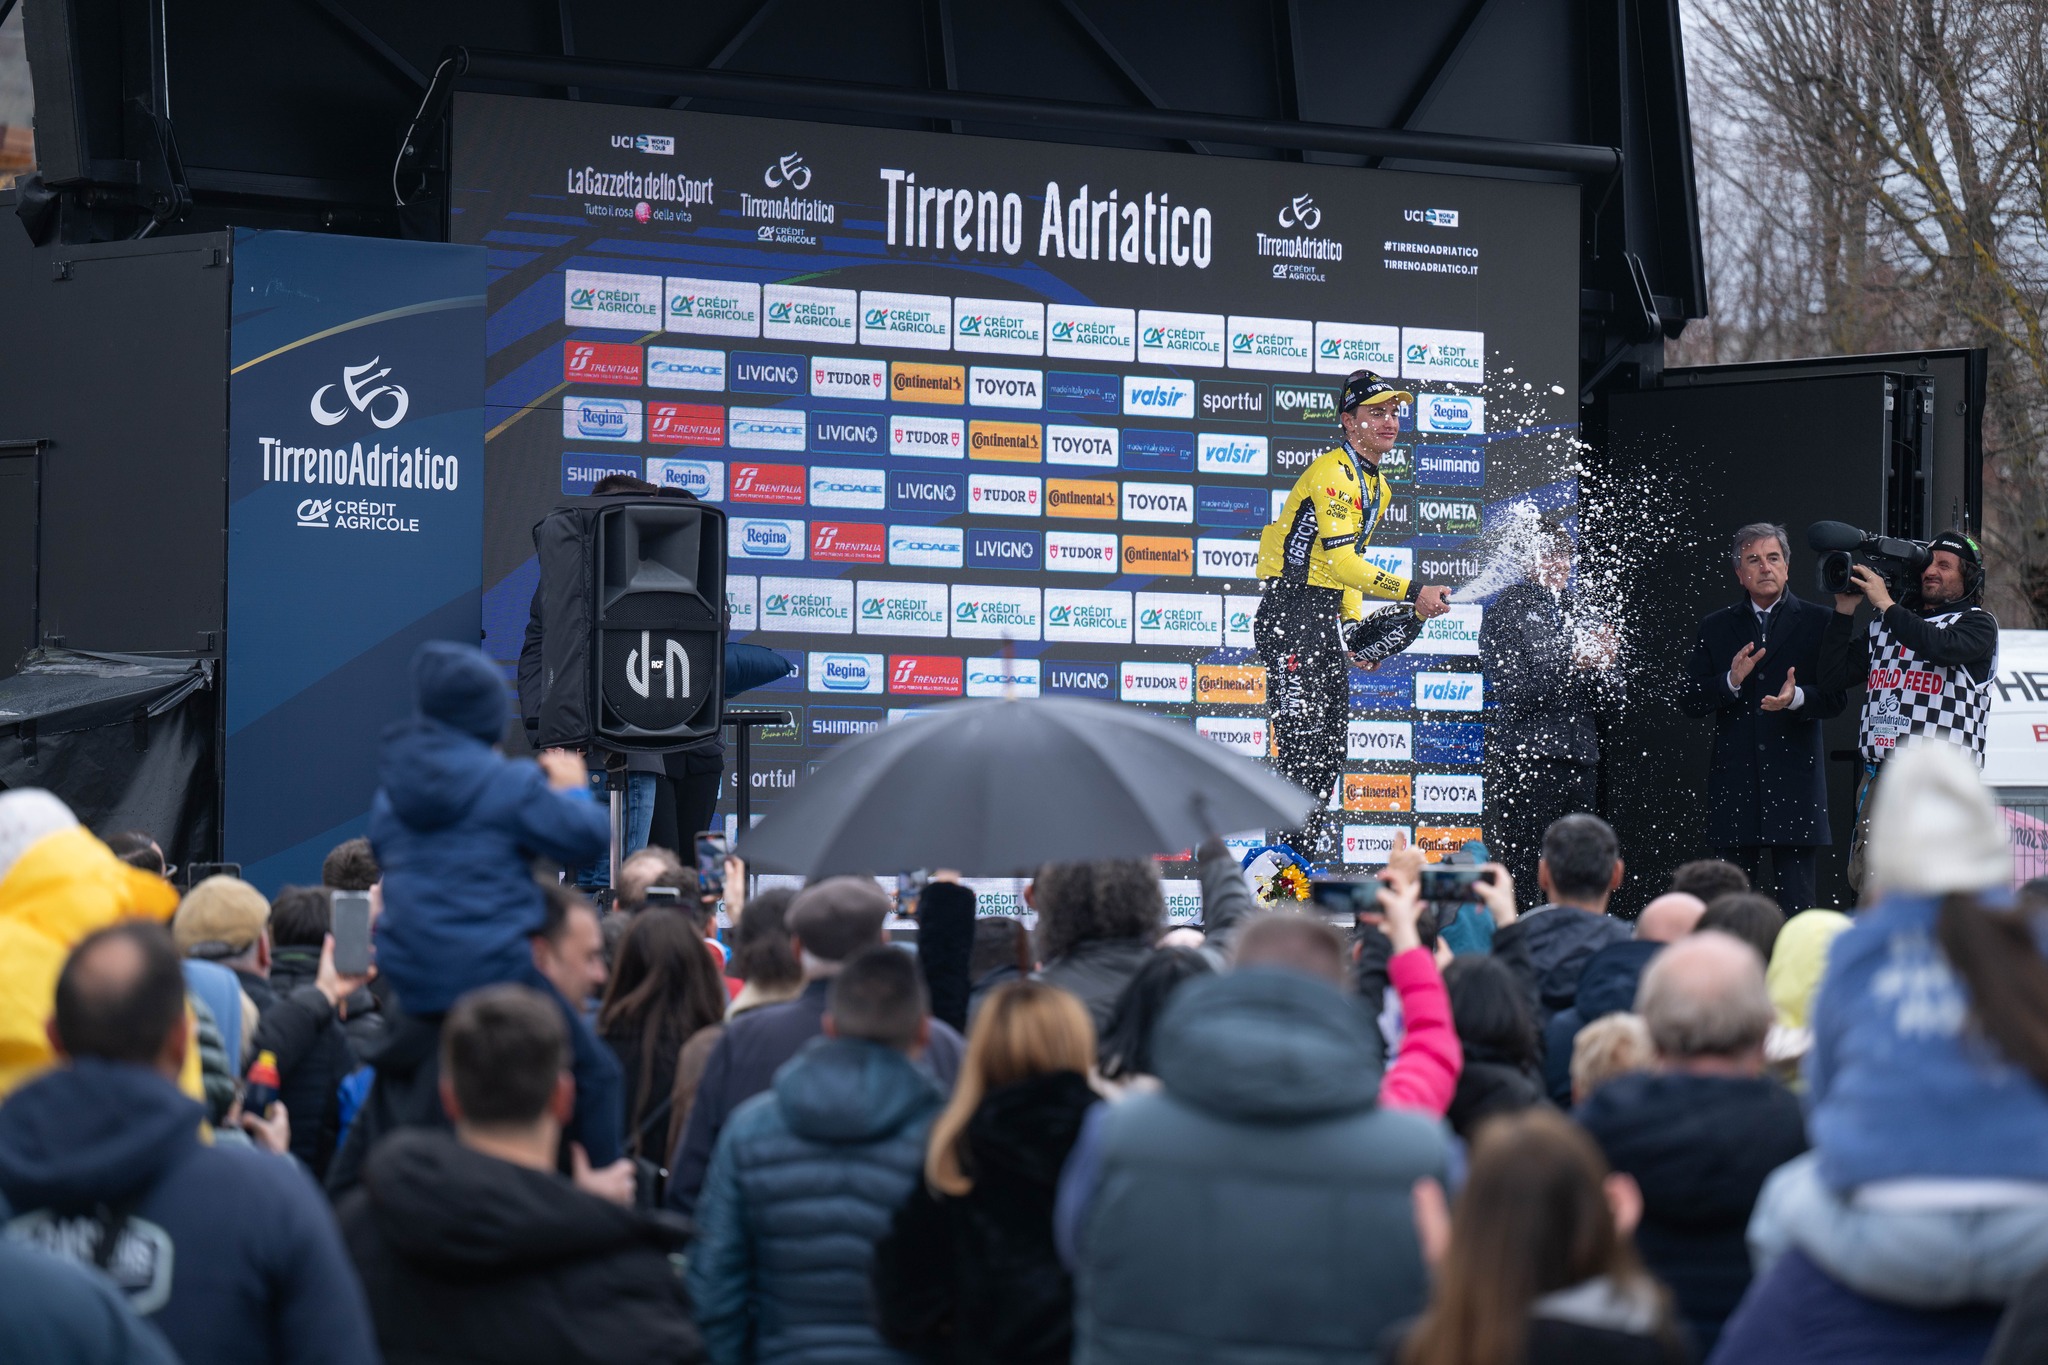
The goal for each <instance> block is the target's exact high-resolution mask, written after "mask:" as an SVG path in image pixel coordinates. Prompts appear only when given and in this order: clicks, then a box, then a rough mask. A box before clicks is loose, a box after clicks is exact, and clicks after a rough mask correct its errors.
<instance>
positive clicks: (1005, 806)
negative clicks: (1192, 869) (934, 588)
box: [738, 697, 1314, 877]
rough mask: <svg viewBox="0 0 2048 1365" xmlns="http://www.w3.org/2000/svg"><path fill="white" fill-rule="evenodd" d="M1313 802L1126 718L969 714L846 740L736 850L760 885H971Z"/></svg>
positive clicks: (1108, 711) (1281, 818) (1222, 754)
mask: <svg viewBox="0 0 2048 1365" xmlns="http://www.w3.org/2000/svg"><path fill="white" fill-rule="evenodd" d="M1313 805H1314V798H1313V797H1311V796H1310V795H1309V794H1308V793H1307V792H1305V791H1303V790H1302V789H1301V788H1300V787H1297V786H1295V785H1294V784H1293V783H1292V782H1289V781H1287V780H1285V779H1284V778H1281V777H1278V776H1276V775H1275V774H1274V773H1272V772H1271V771H1270V770H1268V769H1267V768H1266V767H1265V766H1264V765H1262V764H1260V763H1257V762H1254V761H1253V760H1251V759H1249V758H1245V757H1242V756H1241V755H1238V754H1235V753H1232V752H1231V751H1230V750H1228V749H1225V748H1224V747H1223V746H1222V745H1220V744H1216V743H1213V742H1211V741H1209V740H1206V739H1203V738H1201V737H1200V736H1198V735H1197V734H1196V733H1195V732H1194V731H1193V730H1191V729H1189V728H1187V727H1186V726H1181V725H1173V724H1169V723H1168V722H1166V721H1163V720H1160V719H1158V718H1157V717H1155V716H1149V715H1146V714H1145V713H1144V712H1142V711H1137V710H1133V709H1132V708H1130V707H1127V706H1116V705H1112V704H1111V703H1108V702H1100V701H1085V700H1081V699H1078V698H1065V697H1049V698H1044V699H1037V700H1015V701H968V702H956V703H953V704H950V705H946V706H941V707H938V708H936V709H934V710H932V711H930V712H928V713H926V714H923V715H918V716H912V717H910V718H909V719H907V720H903V721H899V722H897V723H896V724H894V725H890V726H887V727H885V728H883V729H881V730H878V731H876V732H875V733H873V734H869V735H863V736H861V737H860V738H858V739H854V740H848V741H846V742H844V743H842V744H840V746H839V747H838V748H837V749H835V750H834V751H833V754H832V757H831V758H829V759H827V760H826V761H825V762H823V763H822V764H820V765H819V766H818V770H817V771H816V772H815V773H813V774H811V776H809V777H808V778H806V779H804V781H803V782H802V783H800V784H799V785H798V786H797V788H796V790H795V791H794V792H793V793H792V794H791V795H790V796H789V797H788V798H787V799H785V800H783V801H781V802H779V803H778V804H777V805H776V807H775V809H774V811H773V812H771V813H770V814H767V815H765V816H763V817H762V819H761V822H760V823H759V824H758V825H756V826H755V827H754V828H753V829H751V830H749V831H747V832H746V833H745V834H744V835H743V836H742V837H741V839H740V844H739V850H738V852H739V854H740V856H741V857H743V858H745V859H746V860H747V862H748V865H749V866H750V867H753V868H755V869H758V870H760V871H764V872H796V873H802V874H803V875H805V876H808V877H826V876H833V875H835V874H838V873H848V872H854V873H857V872H868V873H883V874H887V873H891V872H900V871H907V870H910V869H913V868H921V867H950V868H958V869H960V870H961V871H963V872H966V873H969V874H971V875H982V876H1003V875H1012V874H1024V873H1029V872H1031V871H1032V870H1033V869H1035V868H1037V867H1038V866H1039V865H1040V864H1041V863H1046V862H1065V861H1076V860H1081V859H1088V858H1131V857H1148V856H1151V855H1153V854H1161V853H1166V854H1170V853H1177V852H1179V851H1181V850H1183V849H1187V848H1192V847H1194V845H1196V844H1197V843H1199V842H1200V841H1201V840H1202V838H1203V837H1204V836H1206V835H1208V834H1212V833H1227V832H1231V831H1235V830H1242V829H1255V828H1257V829H1263V828H1266V827H1269V826H1271V827H1281V828H1291V827H1292V826H1294V825H1297V824H1299V823H1300V822H1301V819H1302V817H1303V815H1304V814H1305V813H1306V812H1307V811H1308V810H1309V809H1310V808H1311V807H1312V806H1313Z"/></svg>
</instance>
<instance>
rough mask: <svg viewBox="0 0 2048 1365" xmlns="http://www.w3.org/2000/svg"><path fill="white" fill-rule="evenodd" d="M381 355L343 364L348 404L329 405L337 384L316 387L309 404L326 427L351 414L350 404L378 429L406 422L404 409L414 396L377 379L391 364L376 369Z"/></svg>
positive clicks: (398, 386) (342, 373)
mask: <svg viewBox="0 0 2048 1365" xmlns="http://www.w3.org/2000/svg"><path fill="white" fill-rule="evenodd" d="M382 359H383V357H382V356H372V357H370V359H369V360H368V361H366V362H365V363H363V364H361V365H345V366H343V367H342V371H341V384H340V388H341V391H342V393H343V395H344V396H346V397H347V399H348V407H346V408H345V407H339V406H337V407H334V408H331V409H330V408H329V407H328V406H327V403H326V400H327V395H328V394H329V393H332V392H333V391H334V389H335V387H336V386H335V385H333V384H322V385H321V386H320V387H319V388H317V389H315V390H314V391H313V401H312V403H311V404H310V405H309V406H310V407H311V410H312V413H313V420H314V421H316V422H318V423H319V424H320V425H321V426H323V427H331V426H333V425H334V424H335V423H337V422H339V421H341V419H342V418H344V417H346V416H348V414H349V408H354V409H355V410H356V411H357V412H360V413H362V414H363V415H364V416H366V417H368V418H369V419H370V425H371V426H373V427H375V428H377V430H379V431H389V430H391V428H393V427H395V426H397V425H398V424H399V423H400V422H403V421H404V420H405V410H406V408H407V406H408V405H409V404H410V403H411V402H412V399H411V397H410V395H408V394H407V393H406V391H405V389H404V388H403V387H401V386H400V385H397V384H379V383H377V381H378V380H380V379H382V378H384V377H385V376H386V375H388V374H390V373H391V367H390V366H388V365H386V366H385V367H384V368H383V369H381V370H379V369H377V365H378V363H379V362H380V361H381V360H382ZM372 371H375V373H372ZM373 386H374V387H373ZM380 404H381V406H380Z"/></svg>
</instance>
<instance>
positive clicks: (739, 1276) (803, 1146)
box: [689, 1038, 940, 1365]
mask: <svg viewBox="0 0 2048 1365" xmlns="http://www.w3.org/2000/svg"><path fill="white" fill-rule="evenodd" d="M939 1102H940V1096H939V1089H938V1086H937V1085H936V1084H935V1083H934V1082H933V1081H932V1079H931V1078H930V1077H929V1076H928V1075H926V1074H925V1073H924V1072H923V1071H921V1070H919V1069H918V1068H917V1067H916V1066H915V1065H914V1064H913V1063H912V1062H911V1060H910V1059H909V1058H908V1057H906V1056H904V1055H903V1054H902V1053H900V1052H897V1051H896V1050H895V1049H893V1048H889V1047H885V1046H883V1045H882V1044H880V1043H872V1042H866V1041H862V1040H859V1039H845V1038H821V1039H819V1040H818V1041H816V1042H814V1043H811V1044H810V1045H809V1046H807V1047H806V1048H805V1049H804V1051H803V1052H801V1053H799V1054H798V1055H797V1057H796V1058H795V1059H794V1060H793V1061H791V1062H790V1063H789V1064H788V1065H787V1066H785V1067H783V1068H782V1070H781V1071H780V1072H778V1073H777V1074H776V1077H775V1085H774V1087H773V1088H772V1089H770V1090H769V1091H768V1092H767V1093H766V1094H762V1095H756V1096H755V1097H754V1098H753V1099H751V1100H748V1101H747V1102H746V1103H745V1104H743V1105H741V1106H740V1107H739V1108H738V1109H737V1110H736V1111H735V1112H734V1113H733V1116H732V1119H731V1121H730V1122H728V1123H727V1124H726V1126H725V1131H724V1132H723V1133H722V1134H721V1135H720V1137H719V1140H718V1147H717V1150H716V1151H715V1152H714V1153H713V1155H712V1158H711V1170H710V1173H709V1175H708V1176H707V1177H706V1179H705V1183H704V1192H703V1195H702V1196H701V1197H700V1198H699V1200H698V1201H697V1234H698V1235H697V1242H696V1244H695V1246H694V1248H693V1249H692V1252H691V1255H690V1273H689V1287H690V1298H691V1300H692V1302H693V1303H694V1304H695V1305H696V1309H697V1323H698V1326H699V1328H700V1329H701V1330H702V1331H703V1333H704V1344H705V1346H706V1347H707V1348H708V1349H709V1351H710V1353H711V1359H712V1360H713V1361H714V1362H716V1363H717V1365H740V1362H755V1361H758V1362H763V1365H768V1363H770V1362H782V1361H787V1362H798V1361H803V1362H819V1361H823V1362H830V1363H831V1365H864V1363H865V1362H871V1361H872V1362H885V1363H886V1365H902V1363H903V1362H907V1361H909V1360H911V1359H912V1357H910V1356H907V1355H905V1354H903V1353H902V1352H900V1351H896V1350H894V1349H892V1348H891V1347H889V1346H888V1345H886V1344H884V1342H883V1341H882V1338H881V1336H880V1334H879V1332H878V1331H877V1330H876V1327H875V1316H876V1314H875V1301H874V1291H873V1288H872V1287H871V1284H870V1276H871V1274H872V1271H873V1264H874V1252H875V1243H876V1242H877V1241H879V1240H880V1239H881V1238H882V1236H883V1235H884V1234H886V1233H887V1232H888V1231H889V1226H890V1221H891V1219H892V1218H893V1217H894V1216H895V1213H896V1210H897V1208H898V1207H899V1206H900V1205H901V1204H902V1203H903V1201H904V1200H905V1199H907V1198H908V1197H909V1195H910V1191H911V1188H912V1187H913V1186H914V1185H915V1184H916V1182H917V1181H918V1179H919V1178H920V1173H921V1172H922V1170H923V1167H924V1143H925V1136H926V1133H927V1131H928V1130H929V1129H930V1127H931V1121H932V1117H933V1115H934V1114H935V1113H936V1112H937V1110H938V1107H939Z"/></svg>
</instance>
